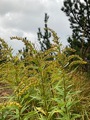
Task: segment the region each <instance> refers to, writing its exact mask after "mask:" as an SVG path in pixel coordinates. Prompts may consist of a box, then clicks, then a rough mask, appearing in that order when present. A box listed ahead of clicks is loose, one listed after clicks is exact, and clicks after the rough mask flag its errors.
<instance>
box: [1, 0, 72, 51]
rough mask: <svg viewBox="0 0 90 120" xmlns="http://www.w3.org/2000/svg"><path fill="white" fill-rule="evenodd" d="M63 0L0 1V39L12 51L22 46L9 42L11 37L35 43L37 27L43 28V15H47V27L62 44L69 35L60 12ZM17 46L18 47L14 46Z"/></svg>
mask: <svg viewBox="0 0 90 120" xmlns="http://www.w3.org/2000/svg"><path fill="white" fill-rule="evenodd" d="M62 4H63V0H0V37H2V38H4V39H5V40H6V41H8V43H9V45H12V46H13V47H14V49H18V48H20V47H22V46H23V44H21V43H19V42H16V41H10V37H11V36H20V37H27V38H29V39H30V40H31V41H32V42H35V43H37V42H36V41H37V31H38V27H41V28H43V27H44V13H48V15H49V17H50V18H49V21H48V24H49V26H50V27H51V28H52V29H54V30H55V31H56V32H57V33H58V35H59V36H60V37H61V40H62V41H63V44H66V38H67V37H68V35H69V34H71V30H70V29H69V22H68V20H67V17H66V16H65V14H64V13H63V12H62V11H61V10H60V8H61V6H62ZM15 44H18V45H15Z"/></svg>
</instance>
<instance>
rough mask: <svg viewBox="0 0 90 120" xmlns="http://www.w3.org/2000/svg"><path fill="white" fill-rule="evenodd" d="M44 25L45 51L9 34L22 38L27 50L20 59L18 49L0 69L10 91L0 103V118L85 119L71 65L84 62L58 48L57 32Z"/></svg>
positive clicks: (15, 119) (14, 119)
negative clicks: (48, 34) (48, 39)
mask: <svg viewBox="0 0 90 120" xmlns="http://www.w3.org/2000/svg"><path fill="white" fill-rule="evenodd" d="M47 29H48V30H49V31H50V32H51V33H52V35H53V44H52V45H51V48H50V49H47V50H45V51H37V50H36V49H35V47H34V46H33V45H32V44H31V43H30V42H28V41H27V40H25V39H23V38H19V37H12V38H11V39H17V40H21V41H22V42H24V44H25V46H27V47H28V52H26V53H25V55H26V56H25V57H23V60H21V59H20V56H21V55H23V52H21V53H20V52H19V54H18V55H16V56H14V57H12V59H11V60H10V61H8V63H7V64H4V66H3V67H2V68H3V69H2V71H1V70H0V72H1V73H2V74H4V72H5V74H4V76H2V78H1V81H4V82H5V83H8V84H9V85H10V89H12V94H9V96H7V99H6V101H5V102H1V103H0V119H1V120H57V119H58V120H78V119H80V120H89V117H90V116H89V115H90V114H89V111H88V109H83V107H84V106H83V105H82V101H83V100H81V99H80V96H82V94H81V93H83V90H82V89H76V88H77V86H78V85H77V86H76V85H75V84H74V82H75V81H74V80H73V79H74V75H75V73H74V72H75V66H74V65H76V64H77V66H76V67H78V66H79V65H83V64H86V63H85V62H84V61H83V59H82V58H80V57H79V56H77V55H71V56H69V55H67V54H66V53H67V50H66V49H65V50H61V44H60V42H59V38H58V36H57V34H56V33H55V31H53V30H52V29H50V28H47ZM68 50H69V51H73V52H74V50H72V49H70V48H69V49H68ZM25 64H27V65H26V66H25ZM86 103H87V101H86ZM81 105H82V108H79V106H81ZM84 105H85V104H84ZM76 106H77V107H78V108H77V107H76ZM77 109H78V111H77ZM79 110H80V111H79Z"/></svg>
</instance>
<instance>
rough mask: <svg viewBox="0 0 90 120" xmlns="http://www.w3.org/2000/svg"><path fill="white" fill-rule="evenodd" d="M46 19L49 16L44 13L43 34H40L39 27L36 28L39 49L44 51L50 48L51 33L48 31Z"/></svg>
mask: <svg viewBox="0 0 90 120" xmlns="http://www.w3.org/2000/svg"><path fill="white" fill-rule="evenodd" d="M48 19H49V16H48V15H47V13H45V19H44V22H45V29H44V35H43V34H42V32H41V29H40V28H38V33H37V36H38V41H39V43H40V46H41V51H45V50H47V49H49V48H51V43H50V37H51V33H50V32H49V30H48V25H47V22H48Z"/></svg>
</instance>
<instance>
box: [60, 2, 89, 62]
mask: <svg viewBox="0 0 90 120" xmlns="http://www.w3.org/2000/svg"><path fill="white" fill-rule="evenodd" d="M61 10H62V11H63V12H65V13H66V15H67V16H68V18H69V21H70V27H71V29H72V37H71V38H70V37H69V39H68V42H69V44H70V47H72V48H75V49H76V51H77V52H78V54H79V55H80V56H81V57H82V58H83V59H87V60H90V0H84V1H83V2H81V1H80V0H64V6H63V7H62V9H61Z"/></svg>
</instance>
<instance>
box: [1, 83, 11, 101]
mask: <svg viewBox="0 0 90 120" xmlns="http://www.w3.org/2000/svg"><path fill="white" fill-rule="evenodd" d="M11 94H12V89H10V88H9V85H8V84H6V83H1V82H0V103H2V102H5V101H7V99H8V96H9V95H11Z"/></svg>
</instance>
